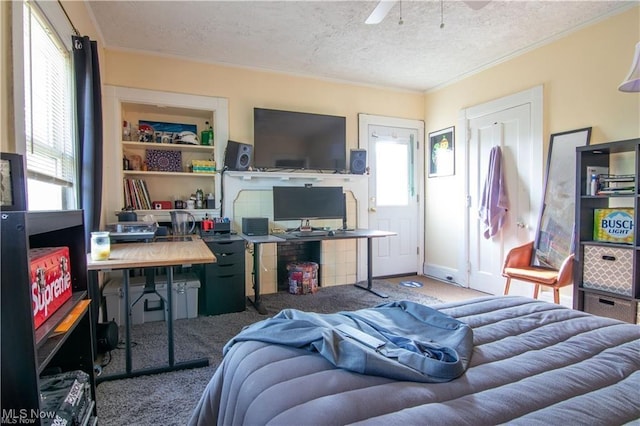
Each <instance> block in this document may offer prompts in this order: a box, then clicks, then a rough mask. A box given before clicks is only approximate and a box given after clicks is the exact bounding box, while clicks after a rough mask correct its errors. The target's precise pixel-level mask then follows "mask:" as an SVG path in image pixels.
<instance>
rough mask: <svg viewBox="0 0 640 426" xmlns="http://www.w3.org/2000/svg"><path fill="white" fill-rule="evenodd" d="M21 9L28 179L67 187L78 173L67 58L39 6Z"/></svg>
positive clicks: (72, 182) (65, 49)
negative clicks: (22, 17) (22, 12)
mask: <svg viewBox="0 0 640 426" xmlns="http://www.w3.org/2000/svg"><path fill="white" fill-rule="evenodd" d="M24 7H25V11H24V12H25V13H24V15H23V16H24V26H23V28H24V44H25V50H24V51H25V57H24V61H25V68H24V70H25V76H24V82H25V83H24V84H25V138H26V159H27V162H26V163H27V175H28V178H29V179H34V180H37V181H40V182H46V183H49V184H54V185H57V186H60V187H66V188H71V187H73V186H74V183H75V174H76V167H75V149H74V138H73V134H72V129H73V122H72V112H73V111H72V108H73V105H72V96H71V93H72V92H71V85H72V83H71V75H72V74H71V54H70V52H69V50H68V49H67V48H66V47H65V45H64V43H63V42H62V41H61V40H60V39H59V37H58V36H57V34H56V33H55V31H53V29H52V27H51V26H50V25H49V23H48V21H47V20H46V18H45V17H44V16H43V15H42V13H41V12H40V10H39V9H38V7H37V6H36V5H34V4H32V3H30V2H25V3H24ZM60 189H61V190H62V188H60ZM31 195H33V194H32V193H31V191H30V198H31ZM61 198H62V199H66V198H67V197H61ZM64 207H65V206H60V208H64ZM67 207H68V206H67Z"/></svg>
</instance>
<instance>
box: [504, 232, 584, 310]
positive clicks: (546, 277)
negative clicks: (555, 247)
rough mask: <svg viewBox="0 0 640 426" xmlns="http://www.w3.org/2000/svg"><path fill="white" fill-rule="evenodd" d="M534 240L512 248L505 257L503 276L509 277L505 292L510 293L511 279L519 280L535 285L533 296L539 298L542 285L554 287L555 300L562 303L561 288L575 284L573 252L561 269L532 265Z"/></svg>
mask: <svg viewBox="0 0 640 426" xmlns="http://www.w3.org/2000/svg"><path fill="white" fill-rule="evenodd" d="M532 255H533V241H531V242H529V243H527V244H524V245H521V246H518V247H514V248H512V249H511V250H510V251H509V253H508V254H507V257H506V258H505V261H504V265H503V267H502V276H503V277H505V278H506V279H507V282H506V284H505V287H504V294H505V295H507V294H509V287H510V286H511V280H512V279H514V280H519V281H525V282H529V283H532V284H533V285H535V289H534V291H533V297H534V298H535V299H537V298H538V293H539V292H540V286H545V287H551V288H553V301H554V302H555V303H557V304H559V303H560V288H561V287H565V286H568V285H571V284H573V263H574V262H573V260H574V259H573V258H574V255H573V253H572V254H570V255H569V256H567V258H566V259H564V261H563V262H562V264H561V265H560V269H558V270H556V269H551V268H546V267H543V266H532V265H531V259H532Z"/></svg>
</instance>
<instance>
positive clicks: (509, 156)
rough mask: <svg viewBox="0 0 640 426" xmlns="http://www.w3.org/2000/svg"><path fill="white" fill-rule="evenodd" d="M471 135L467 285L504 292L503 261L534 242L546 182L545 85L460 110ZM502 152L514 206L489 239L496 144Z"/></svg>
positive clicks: (467, 136)
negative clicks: (482, 211) (484, 219)
mask: <svg viewBox="0 0 640 426" xmlns="http://www.w3.org/2000/svg"><path fill="white" fill-rule="evenodd" d="M459 124H460V126H461V129H463V136H464V137H463V140H467V141H468V142H467V144H466V152H467V170H468V174H467V179H466V186H467V188H466V191H467V194H468V195H467V200H468V202H467V205H468V209H467V213H466V220H465V227H466V228H467V232H466V235H467V236H468V238H467V241H466V245H467V247H466V250H465V252H466V265H467V275H466V278H467V282H466V283H464V284H466V286H467V287H470V288H472V289H474V290H479V291H483V292H485V293H490V294H502V292H503V291H504V278H503V277H502V274H501V272H502V264H503V262H504V257H505V255H506V253H507V252H508V251H509V250H510V249H511V248H513V247H515V246H517V245H521V244H525V243H526V242H528V241H532V240H533V239H534V236H535V229H536V224H537V220H538V212H539V211H540V201H541V197H542V195H541V186H542V172H543V160H542V157H543V155H542V151H543V146H542V87H541V86H538V87H535V88H533V89H530V90H527V91H524V92H520V93H518V94H515V95H512V96H508V97H505V98H502V99H499V100H496V101H492V102H489V103H486V104H482V105H478V106H475V107H471V108H467V109H465V110H463V111H462V112H461V116H460V123H459ZM494 146H499V147H500V148H501V151H502V171H503V175H504V180H505V182H506V192H507V197H508V199H509V210H508V213H507V219H506V221H505V224H504V226H503V228H502V229H501V230H500V232H498V233H497V234H496V235H495V236H494V237H492V238H490V239H486V238H485V237H484V235H483V233H484V229H483V227H482V224H481V221H480V220H479V219H478V210H479V205H480V202H481V197H482V190H483V187H484V183H485V178H486V175H487V173H488V164H489V153H490V151H491V148H493V147H494Z"/></svg>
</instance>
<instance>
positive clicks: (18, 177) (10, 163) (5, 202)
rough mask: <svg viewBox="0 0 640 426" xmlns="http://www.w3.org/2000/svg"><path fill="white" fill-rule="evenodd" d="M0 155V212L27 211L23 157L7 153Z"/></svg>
mask: <svg viewBox="0 0 640 426" xmlns="http://www.w3.org/2000/svg"><path fill="white" fill-rule="evenodd" d="M0 155H1V156H0V211H20V210H27V186H26V182H25V180H24V160H23V157H22V155H20V154H14V153H9V152H2V153H0Z"/></svg>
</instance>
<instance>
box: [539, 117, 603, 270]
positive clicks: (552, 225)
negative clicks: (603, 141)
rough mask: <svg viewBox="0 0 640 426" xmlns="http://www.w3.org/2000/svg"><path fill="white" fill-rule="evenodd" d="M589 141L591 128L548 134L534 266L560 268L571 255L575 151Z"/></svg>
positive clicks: (572, 245) (574, 192)
mask: <svg viewBox="0 0 640 426" xmlns="http://www.w3.org/2000/svg"><path fill="white" fill-rule="evenodd" d="M590 139H591V127H587V128H584V129H578V130H570V131H567V132H562V133H554V134H552V135H551V138H550V142H549V156H548V159H547V170H546V179H545V188H544V198H543V200H542V207H541V210H540V217H539V222H538V233H537V234H536V241H535V254H534V259H533V264H534V265H540V266H546V267H550V268H553V269H559V268H560V266H561V265H562V262H563V261H564V259H566V258H567V257H568V256H569V255H570V254H571V253H573V252H574V249H575V247H574V243H575V242H574V227H575V196H576V167H575V166H576V161H575V158H576V148H577V147H579V146H585V145H589V140H590Z"/></svg>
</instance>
